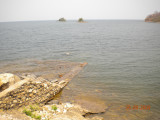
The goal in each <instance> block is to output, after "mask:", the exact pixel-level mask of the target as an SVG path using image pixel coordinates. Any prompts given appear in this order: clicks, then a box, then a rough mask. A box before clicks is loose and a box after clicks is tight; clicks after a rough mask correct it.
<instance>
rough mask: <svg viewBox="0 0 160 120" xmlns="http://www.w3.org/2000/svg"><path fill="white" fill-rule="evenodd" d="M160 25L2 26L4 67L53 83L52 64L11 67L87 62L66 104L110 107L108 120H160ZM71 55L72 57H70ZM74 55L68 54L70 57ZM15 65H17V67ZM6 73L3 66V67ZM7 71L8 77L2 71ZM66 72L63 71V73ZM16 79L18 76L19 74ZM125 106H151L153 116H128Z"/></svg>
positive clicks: (0, 41) (0, 52)
mask: <svg viewBox="0 0 160 120" xmlns="http://www.w3.org/2000/svg"><path fill="white" fill-rule="evenodd" d="M159 31H160V24H157V23H145V22H143V21H129V20H128V21H127V20H126V21H125V20H108V21H107V20H101V21H88V22H87V23H85V24H78V23H77V22H74V21H68V22H65V23H59V22H56V21H39V22H14V23H0V45H1V46H0V56H1V57H0V63H1V64H3V65H5V64H6V66H5V68H4V67H3V69H0V72H4V71H6V72H9V70H8V69H9V68H12V71H14V70H15V68H17V69H19V70H20V71H21V73H23V72H25V71H27V72H32V71H35V73H36V74H37V75H41V73H43V74H44V75H43V76H44V77H46V78H48V79H50V78H52V77H54V75H50V74H49V73H47V71H46V69H49V68H50V69H49V70H50V71H52V72H56V71H55V70H54V69H55V68H54V67H52V66H50V64H46V66H47V67H46V66H43V65H42V66H41V65H39V63H37V64H36V67H35V68H34V69H33V68H32V66H34V65H35V64H32V63H27V64H23V65H22V66H23V67H20V68H18V66H19V65H18V66H17V63H16V64H9V65H8V66H7V64H8V63H7V62H10V61H12V62H13V61H17V60H22V61H23V60H24V61H25V60H26V59H40V60H49V59H51V60H65V61H73V62H88V65H87V67H86V68H85V69H84V70H83V71H82V72H81V73H80V74H79V75H78V76H77V77H75V78H74V79H73V80H72V81H71V83H70V84H69V86H68V87H69V88H70V89H69V90H67V88H66V89H64V91H63V92H62V99H64V98H65V97H66V99H68V100H70V98H73V100H74V98H75V96H77V95H80V94H84V96H85V95H87V96H89V95H91V96H95V97H97V98H98V99H101V100H104V101H105V103H106V105H107V106H111V107H110V109H108V111H106V112H105V114H103V116H104V118H105V119H106V120H107V119H109V120H112V119H113V120H114V119H115V120H118V119H120V120H125V119H128V120H132V119H133V120H159V114H160V94H159V93H160V87H159V86H160V81H159V80H160V52H159V51H160V34H159ZM66 53H67V54H66ZM68 53H69V54H68ZM13 63H14V62H13ZM0 67H1V66H0ZM3 70H4V71H3ZM62 72H63V71H62ZM15 73H18V72H17V71H15ZM126 105H131V106H133V105H150V106H151V109H150V110H148V111H147V110H130V111H126V108H125V107H126Z"/></svg>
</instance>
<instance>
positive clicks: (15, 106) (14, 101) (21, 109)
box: [0, 62, 105, 120]
mask: <svg viewBox="0 0 160 120" xmlns="http://www.w3.org/2000/svg"><path fill="white" fill-rule="evenodd" d="M40 63H41V62H39V63H38V64H40ZM58 63H60V65H58V66H59V67H58V69H59V68H60V69H59V71H61V72H62V71H63V73H60V72H57V75H56V77H55V76H54V77H53V76H52V75H51V74H50V73H47V76H46V75H43V74H42V75H41V76H37V75H35V74H31V73H23V74H21V75H17V74H16V75H15V74H12V73H3V74H0V120H29V119H31V120H34V119H37V120H52V119H54V120H103V118H101V117H97V116H96V117H92V118H87V117H86V115H88V114H96V113H103V112H105V107H102V109H101V110H99V111H96V110H93V109H87V108H84V107H83V105H82V107H81V106H80V104H75V103H59V102H57V103H56V104H55V103H52V104H49V105H47V103H48V102H49V101H50V100H52V99H54V97H55V96H56V95H57V94H58V93H59V92H60V91H62V90H63V88H64V87H65V86H66V85H67V84H68V82H69V81H70V80H71V79H72V78H73V77H74V76H75V75H77V74H78V73H79V72H80V71H81V70H82V69H83V67H84V66H86V65H87V63H78V64H72V65H73V66H72V67H69V69H68V68H66V67H64V69H63V70H62V69H61V68H62V67H63V66H62V63H63V65H64V62H58ZM49 64H50V62H49ZM67 64H68V63H67ZM67 64H65V65H64V66H67ZM70 64H71V63H70ZM69 66H70V65H69ZM5 68H6V67H5ZM2 69H3V67H2ZM34 70H35V69H34ZM57 71H58V70H57ZM64 71H65V72H64ZM16 73H19V74H20V72H18V71H16ZM45 73H46V72H45ZM53 78H54V79H53ZM81 103H83V101H81ZM87 104H88V103H87ZM91 105H93V106H95V107H98V106H99V105H96V104H95V103H93V104H91Z"/></svg>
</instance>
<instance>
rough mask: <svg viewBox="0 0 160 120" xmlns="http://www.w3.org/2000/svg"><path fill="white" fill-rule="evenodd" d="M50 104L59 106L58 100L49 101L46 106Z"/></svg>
mask: <svg viewBox="0 0 160 120" xmlns="http://www.w3.org/2000/svg"><path fill="white" fill-rule="evenodd" d="M52 104H59V101H58V100H51V101H49V102H48V103H47V105H52Z"/></svg>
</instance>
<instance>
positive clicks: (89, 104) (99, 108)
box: [75, 96, 107, 114]
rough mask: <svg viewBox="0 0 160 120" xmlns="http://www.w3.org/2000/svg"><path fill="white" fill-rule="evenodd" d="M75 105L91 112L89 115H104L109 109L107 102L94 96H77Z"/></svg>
mask: <svg viewBox="0 0 160 120" xmlns="http://www.w3.org/2000/svg"><path fill="white" fill-rule="evenodd" d="M75 103H77V104H78V105H80V106H81V107H82V108H84V109H87V110H89V113H93V114H95V113H104V112H105V111H106V109H107V106H106V105H105V101H102V100H100V99H98V98H97V97H94V96H77V97H76V99H75Z"/></svg>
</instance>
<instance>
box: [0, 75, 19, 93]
mask: <svg viewBox="0 0 160 120" xmlns="http://www.w3.org/2000/svg"><path fill="white" fill-rule="evenodd" d="M18 81H20V78H19V77H18V76H16V75H13V74H11V73H4V74H0V92H1V91H3V90H4V89H6V88H8V87H9V86H10V85H13V84H15V83H16V82H18Z"/></svg>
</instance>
